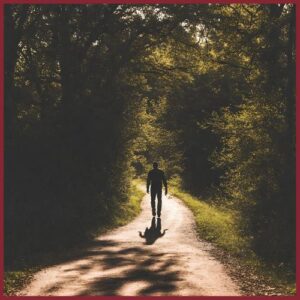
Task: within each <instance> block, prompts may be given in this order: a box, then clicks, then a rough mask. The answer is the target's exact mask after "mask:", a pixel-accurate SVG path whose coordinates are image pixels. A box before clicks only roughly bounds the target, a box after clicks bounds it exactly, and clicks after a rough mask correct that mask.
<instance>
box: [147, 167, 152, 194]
mask: <svg viewBox="0 0 300 300" xmlns="http://www.w3.org/2000/svg"><path fill="white" fill-rule="evenodd" d="M150 182H151V179H150V172H149V173H148V177H147V193H149V186H150Z"/></svg>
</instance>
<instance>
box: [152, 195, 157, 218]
mask: <svg viewBox="0 0 300 300" xmlns="http://www.w3.org/2000/svg"><path fill="white" fill-rule="evenodd" d="M155 196H156V191H155V190H153V189H151V207H152V216H153V217H154V216H155V215H156V209H155Z"/></svg>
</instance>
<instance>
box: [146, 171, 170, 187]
mask: <svg viewBox="0 0 300 300" xmlns="http://www.w3.org/2000/svg"><path fill="white" fill-rule="evenodd" d="M148 182H149V184H150V185H151V189H153V188H155V189H161V188H162V184H163V183H164V184H165V182H166V179H165V174H164V172H163V171H162V170H160V169H153V170H151V171H150V172H149V173H148Z"/></svg>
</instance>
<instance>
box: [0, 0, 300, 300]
mask: <svg viewBox="0 0 300 300" xmlns="http://www.w3.org/2000/svg"><path fill="white" fill-rule="evenodd" d="M101 3H105V4H113V3H115V4H121V3H122V4H123V3H127V4H159V3H161V4H176V3H182V4H192V3H195V4H196V3H199V4H201V3H203V4H204V3H222V4H230V3H248V4H258V3H261V4H279V3H294V4H296V212H295V213H296V235H297V236H296V253H298V252H300V238H299V231H300V228H299V226H300V220H299V218H300V205H299V203H298V202H299V198H300V182H298V181H299V178H300V157H299V155H300V103H299V101H300V98H299V90H300V87H299V85H297V83H299V84H300V61H299V53H300V36H299V30H300V1H299V0H288V1H286V0H254V1H253V0H252V1H251V0H235V1H232V0H231V1H230V0H131V1H130V0H106V1H105V0H44V1H43V0H0V45H1V47H0V236H1V239H0V299H1V298H10V299H15V298H26V299H36V298H47V297H42V296H41V297H33V296H30V297H28V296H27V297H17V296H10V297H8V296H3V281H4V280H3V279H4V276H3V275H4V259H3V257H4V253H3V250H4V244H3V242H4V238H3V236H4V230H3V227H4V222H3V220H4V214H3V206H4V47H3V45H4V15H3V12H4V5H5V4H101ZM297 217H298V218H297ZM299 264H300V260H299V257H297V258H296V283H297V284H296V286H297V289H296V295H295V296H278V297H276V299H278V300H279V299H280V300H281V299H286V298H288V299H298V297H299V296H300V292H299V287H300V280H299V272H300V271H299V270H300V268H299V267H300V266H299ZM90 297H97V298H101V299H103V300H122V299H125V300H126V299H131V298H136V299H140V300H144V299H149V298H153V296H151V297H150V296H148V297H146V296H141V297H129V296H101V297H100V296H82V297H79V296H77V297H76V296H74V297H73V296H72V297H71V296H69V297H67V298H77V299H84V298H85V299H87V298H90ZM246 297H251V299H269V298H270V296H238V297H234V296H218V297H216V296H213V297H209V296H187V297H184V298H185V299H187V300H198V299H211V300H214V299H219V298H225V299H244V298H246ZM51 298H52V299H59V298H61V297H58V296H55V297H51ZM162 298H164V299H168V300H169V299H178V298H181V297H179V296H177V297H176V296H162Z"/></svg>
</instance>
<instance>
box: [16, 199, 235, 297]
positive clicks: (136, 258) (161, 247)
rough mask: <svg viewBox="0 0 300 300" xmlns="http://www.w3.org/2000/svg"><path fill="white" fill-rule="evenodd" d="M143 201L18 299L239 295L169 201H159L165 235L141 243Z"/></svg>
mask: <svg viewBox="0 0 300 300" xmlns="http://www.w3.org/2000/svg"><path fill="white" fill-rule="evenodd" d="M151 221H152V216H151V209H150V200H149V196H148V195H146V196H145V197H144V199H143V201H142V213H141V214H140V215H139V216H138V217H137V218H136V219H135V220H134V221H133V222H131V223H130V224H128V225H126V226H123V227H120V228H118V229H115V230H113V231H111V232H110V233H108V234H105V235H102V236H99V237H98V238H97V239H96V240H95V241H94V243H93V245H92V246H90V247H88V248H87V249H86V251H85V252H84V253H82V254H81V255H80V257H77V258H76V259H74V260H72V261H68V262H64V263H62V264H59V265H55V266H53V267H50V268H47V269H44V270H42V271H40V272H38V273H37V274H36V275H35V277H34V279H33V281H32V282H31V284H30V285H29V286H27V287H26V288H25V289H24V290H23V291H22V292H21V293H20V295H28V296H30V295H32V296H38V295H45V296H46V295H47V296H48V295H53V296H75V295H122V296H135V295H137V296H141V295H177V296H197V295H198V296H200V295H207V296H228V295H240V291H239V289H238V287H237V286H236V285H235V284H234V282H233V281H232V280H231V279H230V278H229V276H228V275H227V274H226V272H225V267H224V266H223V265H222V264H221V263H220V262H218V261H217V260H216V259H215V258H214V257H212V256H211V254H210V245H209V244H208V243H205V242H203V241H200V240H199V239H197V236H196V232H195V223H194V218H193V215H192V213H191V212H190V210H189V209H188V208H186V207H185V206H184V205H183V204H182V202H181V201H180V200H179V199H177V198H175V197H173V196H168V197H164V198H163V208H162V216H161V229H162V232H163V230H164V229H168V230H167V231H166V232H165V235H164V236H162V237H160V238H158V239H157V240H155V242H154V243H152V244H150V245H149V244H147V243H146V240H145V239H144V238H141V237H140V236H139V233H138V231H142V232H143V233H144V232H145V228H146V227H150V226H151Z"/></svg>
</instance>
